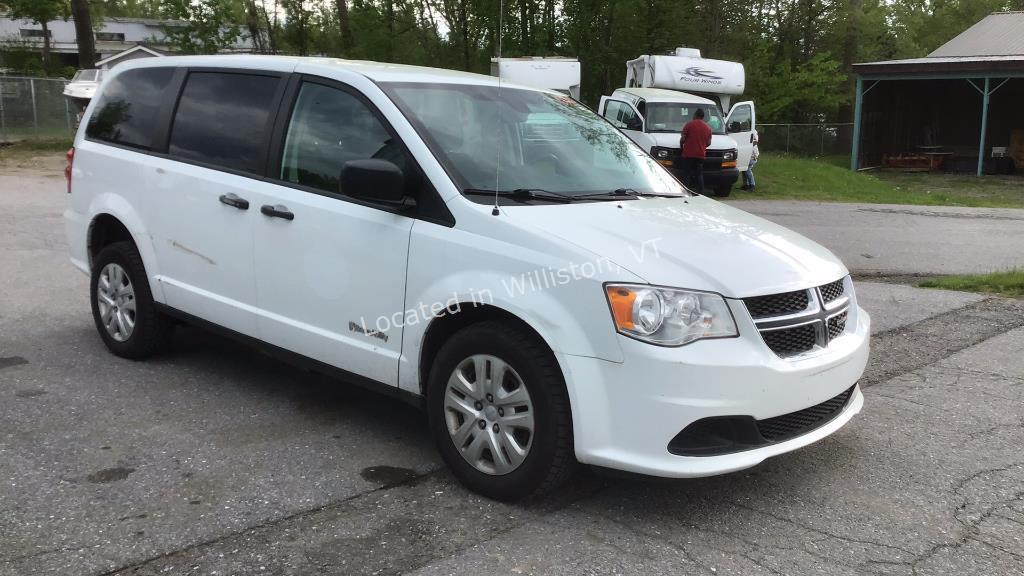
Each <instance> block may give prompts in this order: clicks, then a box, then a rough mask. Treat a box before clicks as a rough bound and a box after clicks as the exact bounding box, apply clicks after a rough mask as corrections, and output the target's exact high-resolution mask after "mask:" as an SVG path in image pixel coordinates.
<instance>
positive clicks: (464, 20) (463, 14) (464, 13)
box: [459, 0, 501, 72]
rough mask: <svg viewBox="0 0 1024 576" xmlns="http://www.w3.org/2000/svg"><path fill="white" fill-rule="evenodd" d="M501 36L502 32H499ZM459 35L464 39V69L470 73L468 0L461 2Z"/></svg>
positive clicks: (461, 0)
mask: <svg viewBox="0 0 1024 576" xmlns="http://www.w3.org/2000/svg"><path fill="white" fill-rule="evenodd" d="M498 34H501V31H500V30H499V31H498ZM459 35H460V36H461V37H462V69H463V70H466V71H467V72H468V71H469V8H468V7H467V6H466V0H460V2H459Z"/></svg>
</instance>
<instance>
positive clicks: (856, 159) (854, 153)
mask: <svg viewBox="0 0 1024 576" xmlns="http://www.w3.org/2000/svg"><path fill="white" fill-rule="evenodd" d="M855 90H856V91H857V95H856V96H855V98H854V101H853V150H851V151H850V170H853V171H854V172H856V171H857V169H858V168H860V123H861V115H862V114H863V113H864V80H863V79H861V77H860V76H857V87H856V88H855Z"/></svg>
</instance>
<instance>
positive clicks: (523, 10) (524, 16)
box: [498, 0, 530, 56]
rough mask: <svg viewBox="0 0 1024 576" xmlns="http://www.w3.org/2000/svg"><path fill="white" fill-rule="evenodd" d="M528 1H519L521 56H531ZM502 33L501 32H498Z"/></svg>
mask: <svg viewBox="0 0 1024 576" xmlns="http://www.w3.org/2000/svg"><path fill="white" fill-rule="evenodd" d="M527 2H528V0H519V51H520V52H521V54H520V56H529V55H530V9H529V6H528V5H527ZM498 33H499V34H500V33H501V32H500V31H499V32H498Z"/></svg>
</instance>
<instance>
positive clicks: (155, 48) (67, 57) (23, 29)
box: [0, 16, 252, 66]
mask: <svg viewBox="0 0 1024 576" xmlns="http://www.w3.org/2000/svg"><path fill="white" fill-rule="evenodd" d="M186 24H187V23H186V22H184V21H181V20H154V19H148V18H115V17H107V18H104V19H103V28H102V30H100V31H98V32H94V35H95V39H96V60H97V61H101V60H110V61H111V63H116V61H118V60H119V59H117V58H111V57H113V56H115V55H118V54H120V53H121V52H125V51H128V50H132V51H131V52H130V53H129V54H130V56H131V57H142V56H153V55H158V54H159V53H161V52H165V51H166V50H167V49H168V46H167V38H166V36H165V34H164V28H168V27H169V28H173V27H182V26H185V25H186ZM47 27H48V28H49V33H50V50H51V51H52V53H53V54H54V56H55V57H59V58H61V59H62V60H63V61H65V62H66V63H67V64H69V65H76V64H77V62H78V43H77V41H76V40H75V22H74V20H71V19H68V20H67V21H64V20H51V21H50V22H48V23H47ZM0 42H17V43H24V44H28V45H29V46H33V47H35V48H37V49H39V50H42V47H43V27H42V26H40V25H39V24H36V23H35V22H32V21H29V20H15V19H12V18H9V17H7V16H0ZM143 44H144V45H145V48H146V49H148V50H133V49H134V48H135V47H136V46H139V45H143ZM251 49H252V42H251V41H250V39H249V38H248V36H246V35H244V34H243V36H242V37H240V38H239V39H238V41H237V42H236V43H235V45H234V46H233V47H232V48H231V50H232V51H238V52H249V51H250V50H251ZM129 54H126V55H125V56H126V58H125V59H129V58H128V55H129ZM108 66H109V64H108Z"/></svg>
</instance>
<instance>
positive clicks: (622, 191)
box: [577, 188, 683, 199]
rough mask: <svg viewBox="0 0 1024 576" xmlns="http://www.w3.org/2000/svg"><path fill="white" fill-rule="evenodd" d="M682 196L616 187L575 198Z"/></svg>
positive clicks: (679, 196) (680, 196)
mask: <svg viewBox="0 0 1024 576" xmlns="http://www.w3.org/2000/svg"><path fill="white" fill-rule="evenodd" d="M622 197H628V198H682V197H683V195H682V194H667V193H660V192H639V191H637V190H634V189H632V188H616V189H615V190H612V191H611V192H595V193H594V194H584V195H583V196H577V198H610V199H616V198H622Z"/></svg>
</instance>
